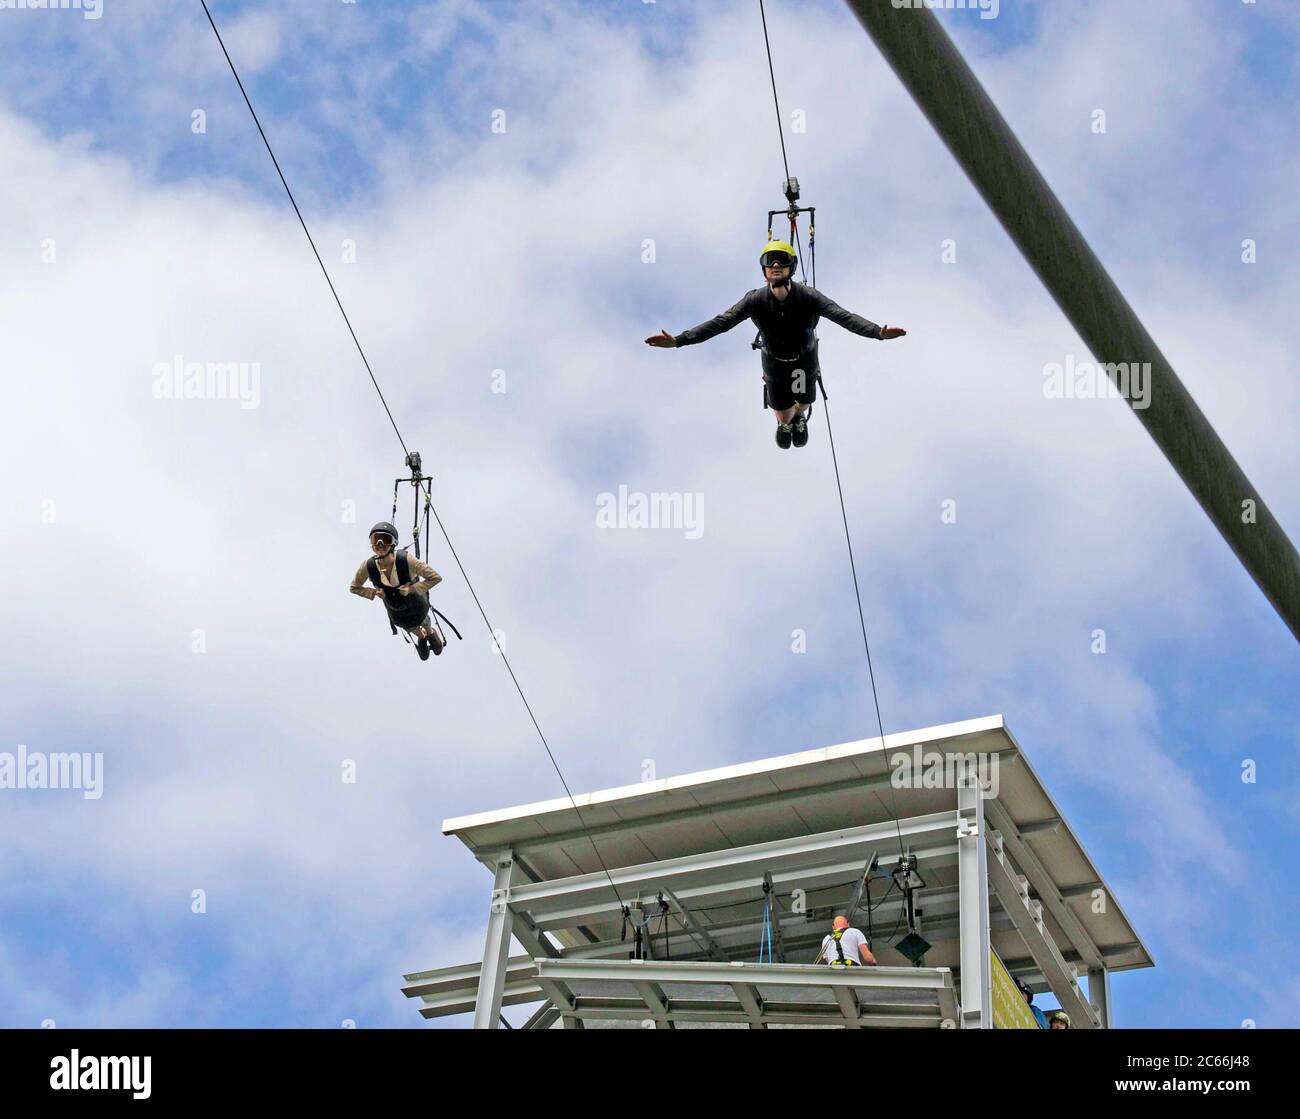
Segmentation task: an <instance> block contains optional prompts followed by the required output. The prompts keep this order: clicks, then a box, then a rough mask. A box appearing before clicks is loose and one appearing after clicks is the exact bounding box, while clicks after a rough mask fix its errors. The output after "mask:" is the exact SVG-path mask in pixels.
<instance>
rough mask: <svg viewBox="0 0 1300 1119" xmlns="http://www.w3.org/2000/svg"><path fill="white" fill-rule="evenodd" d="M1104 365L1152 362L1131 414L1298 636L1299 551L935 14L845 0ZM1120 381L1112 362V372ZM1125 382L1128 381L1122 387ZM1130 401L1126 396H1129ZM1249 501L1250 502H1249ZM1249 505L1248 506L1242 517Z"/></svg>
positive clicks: (886, 1) (871, 0)
mask: <svg viewBox="0 0 1300 1119" xmlns="http://www.w3.org/2000/svg"><path fill="white" fill-rule="evenodd" d="M847 3H848V5H849V7H850V9H852V11H853V13H854V15H856V16H857V18H858V20H859V22H860V23H861V24H862V26H863V27H864V28H866V31H867V34H868V35H870V36H871V38H872V40H873V41H874V42H875V44H876V46H877V47H878V48H879V50H880V53H881V54H883V55H884V57H885V60H886V61H887V62H888V63H889V65H890V66H891V67H892V68H893V70H894V73H895V74H896V75H897V76H898V78H899V80H900V81H901V82H902V83H903V85H904V87H905V88H906V89H907V91H908V93H910V94H911V95H912V99H913V100H914V101H915V102H916V104H917V107H918V108H920V110H921V112H922V113H924V114H925V117H926V119H927V120H928V121H929V122H930V124H931V126H932V127H933V128H934V130H935V131H936V132H937V133H938V134H939V137H940V138H941V139H942V140H943V142H944V143H945V144H946V145H947V147H948V150H949V151H950V152H951V153H952V155H953V157H954V158H955V159H956V160H957V162H958V163H959V164H960V165H961V168H962V170H963V171H965V172H966V174H967V176H968V177H969V178H970V181H971V183H972V184H973V185H974V186H975V189H976V190H977V191H979V193H980V196H981V197H982V198H983V199H984V201H985V203H987V205H988V207H989V209H991V210H992V211H993V213H994V214H995V215H996V217H997V219H998V221H1000V222H1001V223H1002V227H1003V229H1005V230H1006V231H1007V234H1008V235H1009V236H1010V238H1011V240H1012V241H1013V242H1014V243H1015V245H1016V247H1017V248H1018V249H1019V250H1020V252H1021V254H1022V255H1023V256H1024V258H1025V260H1026V261H1027V262H1028V264H1029V266H1030V267H1031V268H1033V270H1034V272H1035V273H1036V274H1037V276H1038V278H1039V280H1041V281H1042V283H1043V286H1044V287H1046V288H1047V290H1048V292H1049V293H1050V294H1051V296H1052V298H1053V299H1055V300H1056V304H1057V306H1058V307H1060V308H1061V310H1062V312H1064V314H1065V317H1066V318H1067V319H1068V320H1069V321H1070V325H1071V326H1073V327H1074V329H1075V330H1076V331H1077V332H1078V334H1079V337H1080V338H1082V339H1083V341H1084V343H1085V344H1086V345H1087V347H1088V349H1090V350H1091V351H1092V354H1093V356H1094V357H1095V358H1096V359H1097V361H1098V362H1099V363H1128V365H1129V367H1130V368H1131V367H1132V365H1133V364H1134V363H1137V364H1139V365H1146V364H1149V368H1150V371H1151V375H1150V397H1149V401H1148V403H1149V407H1145V408H1134V409H1133V412H1134V415H1136V416H1137V418H1138V419H1139V420H1140V421H1141V423H1142V426H1143V427H1145V428H1146V430H1147V434H1148V435H1150V436H1151V438H1152V439H1154V440H1155V443H1156V446H1158V447H1159V448H1160V450H1161V452H1162V453H1163V454H1164V456H1165V458H1166V459H1168V460H1169V463H1170V465H1171V466H1172V467H1173V468H1174V470H1176V471H1177V472H1178V476H1179V477H1180V478H1181V479H1182V480H1183V483H1184V485H1186V486H1187V488H1188V490H1189V491H1190V492H1191V494H1192V496H1193V497H1195V498H1196V500H1197V501H1198V502H1199V503H1200V506H1201V508H1202V509H1204V510H1205V513H1206V515H1207V516H1208V517H1209V518H1210V520H1211V521H1212V522H1213V523H1214V526H1215V527H1216V528H1217V529H1218V530H1219V532H1220V533H1221V534H1222V535H1223V538H1224V539H1225V540H1226V541H1227V542H1228V546H1229V547H1230V548H1231V549H1232V550H1233V552H1234V553H1235V554H1236V556H1237V559H1238V560H1240V561H1241V564H1242V566H1243V567H1245V569H1246V570H1247V571H1248V572H1249V573H1250V575H1251V577H1252V578H1253V579H1254V580H1255V582H1256V583H1257V584H1258V586H1259V588H1260V590H1262V591H1263V592H1264V595H1265V597H1267V599H1268V600H1269V602H1271V603H1272V604H1273V608H1274V609H1275V610H1276V611H1277V612H1278V614H1279V615H1281V617H1282V620H1283V621H1284V622H1286V624H1287V625H1288V626H1289V627H1290V629H1291V633H1292V634H1293V635H1294V636H1295V637H1296V638H1297V639H1300V554H1297V552H1296V549H1295V545H1293V544H1292V543H1291V541H1290V540H1289V539H1288V538H1287V535H1286V533H1285V532H1284V531H1283V530H1282V526H1281V525H1279V524H1278V522H1277V520H1276V519H1275V518H1274V516H1273V514H1272V513H1271V512H1270V511H1269V509H1268V507H1267V506H1266V505H1265V504H1264V499H1263V498H1262V497H1261V496H1260V495H1259V492H1258V491H1257V490H1256V489H1255V487H1254V486H1252V485H1251V484H1250V480H1249V479H1248V478H1247V477H1246V475H1245V474H1244V473H1243V471H1242V469H1241V467H1240V466H1238V465H1237V463H1236V460H1235V459H1233V457H1232V455H1231V453H1230V452H1229V451H1228V448H1227V447H1226V446H1224V443H1223V440H1221V439H1220V438H1219V435H1218V433H1217V432H1216V431H1215V430H1214V428H1213V427H1212V426H1211V424H1210V421H1209V420H1207V419H1206V418H1205V414H1204V413H1203V412H1202V411H1201V410H1200V408H1199V407H1198V406H1197V404H1196V401H1195V400H1193V399H1192V396H1191V394H1190V393H1189V392H1188V391H1187V389H1186V387H1185V386H1184V385H1183V383H1182V382H1181V381H1180V380H1179V379H1178V374H1177V373H1175V372H1174V370H1173V367H1172V366H1171V365H1170V364H1169V362H1168V361H1167V360H1166V359H1165V356H1164V354H1162V353H1161V352H1160V349H1159V347H1158V346H1157V345H1156V344H1155V341H1154V340H1153V339H1152V338H1151V336H1150V335H1149V334H1148V333H1147V331H1146V328H1145V327H1144V326H1143V325H1142V323H1141V322H1140V321H1139V320H1138V317H1137V315H1136V314H1134V312H1133V308H1132V307H1130V306H1129V305H1128V302H1127V301H1126V300H1125V298H1124V296H1123V294H1122V293H1121V292H1120V290H1119V288H1118V287H1116V285H1115V282H1114V280H1112V279H1111V278H1110V276H1109V275H1108V274H1107V272H1106V269H1105V268H1104V267H1102V264H1101V261H1100V260H1098V259H1097V256H1096V254H1095V253H1094V252H1093V251H1092V249H1091V248H1090V247H1089V245H1088V243H1087V242H1086V241H1085V240H1084V239H1083V235H1082V234H1081V233H1080V232H1079V230H1078V228H1077V227H1076V226H1075V224H1074V222H1073V221H1072V220H1071V219H1070V215H1069V214H1067V213H1066V211H1065V207H1063V206H1062V205H1061V203H1060V201H1059V200H1058V199H1057V197H1056V195H1055V194H1053V193H1052V188H1051V187H1049V186H1048V185H1047V181H1046V180H1045V179H1044V178H1043V176H1042V175H1041V174H1040V173H1039V171H1038V168H1037V167H1035V166H1034V163H1033V161H1032V160H1031V159H1030V158H1029V155H1028V153H1027V152H1026V151H1025V149H1024V148H1023V147H1022V146H1021V144H1020V141H1019V140H1018V139H1016V135H1015V133H1014V132H1012V131H1011V128H1010V127H1009V126H1008V125H1007V122H1006V121H1005V120H1004V119H1003V118H1002V114H1001V113H999V112H998V110H997V107H996V106H995V105H994V104H993V102H992V100H991V99H990V98H989V96H988V94H987V93H985V92H984V88H983V87H982V86H981V85H980V83H979V79H978V78H976V77H975V74H974V72H973V71H972V70H971V68H970V67H969V66H968V65H967V64H966V60H965V59H964V58H962V56H961V53H960V52H959V51H958V50H957V48H956V46H955V45H954V44H953V42H952V40H951V39H949V38H948V35H947V34H946V33H945V32H944V30H943V28H942V26H941V25H940V23H939V20H938V19H937V18H936V17H935V15H934V13H933V12H931V11H928V10H927V9H925V8H923V7H922V6H920V5H919V4H918V5H916V6H914V7H901V6H899V5H897V4H895V3H894V2H892V0H847ZM1107 372H1108V373H1109V374H1110V376H1111V377H1112V379H1113V380H1117V381H1118V378H1117V377H1116V374H1115V372H1114V367H1113V366H1111V367H1110V368H1108V369H1107ZM1119 387H1121V388H1123V386H1122V385H1121V386H1119ZM1129 403H1130V405H1131V404H1133V401H1132V400H1131V399H1130V400H1129ZM1248 502H1249V503H1251V504H1249V505H1248V504H1247V503H1248ZM1248 511H1249V512H1250V513H1251V514H1252V515H1250V516H1248V515H1247V513H1248Z"/></svg>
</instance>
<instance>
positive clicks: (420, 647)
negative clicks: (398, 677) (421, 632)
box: [415, 637, 429, 661]
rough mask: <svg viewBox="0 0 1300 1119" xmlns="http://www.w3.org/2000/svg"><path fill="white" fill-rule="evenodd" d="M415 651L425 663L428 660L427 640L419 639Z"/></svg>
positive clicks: (424, 638) (425, 638)
mask: <svg viewBox="0 0 1300 1119" xmlns="http://www.w3.org/2000/svg"><path fill="white" fill-rule="evenodd" d="M415 651H416V652H417V653H419V654H420V660H422V661H427V660H428V659H429V639H428V638H427V637H421V638H420V639H419V640H418V641H417V642H416V643H415Z"/></svg>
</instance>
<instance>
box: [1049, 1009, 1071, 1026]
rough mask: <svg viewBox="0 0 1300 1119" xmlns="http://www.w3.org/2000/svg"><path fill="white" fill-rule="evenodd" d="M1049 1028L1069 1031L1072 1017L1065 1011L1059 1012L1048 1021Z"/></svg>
mask: <svg viewBox="0 0 1300 1119" xmlns="http://www.w3.org/2000/svg"><path fill="white" fill-rule="evenodd" d="M1047 1024H1048V1028H1049V1029H1053V1030H1068V1029H1069V1028H1070V1016H1069V1015H1068V1014H1066V1012H1065V1011H1064V1010H1058V1011H1057V1012H1056V1013H1055V1014H1053V1015H1052V1016H1051V1018H1049V1019H1048V1022H1047Z"/></svg>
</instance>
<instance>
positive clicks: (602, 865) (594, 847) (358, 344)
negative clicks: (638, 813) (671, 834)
mask: <svg viewBox="0 0 1300 1119" xmlns="http://www.w3.org/2000/svg"><path fill="white" fill-rule="evenodd" d="M199 3H200V4H202V5H203V14H204V15H206V16H207V17H208V23H209V24H211V26H212V33H213V34H214V35H215V36H216V37H217V43H218V45H219V46H220V47H221V53H222V54H223V55H225V58H226V64H227V65H228V66H229V67H230V72H231V74H233V75H234V78H235V84H236V85H238V86H239V92H240V93H241V94H243V97H244V104H245V105H247V106H248V112H249V114H250V115H251V116H252V118H253V123H254V124H255V125H256V126H257V132H258V135H259V136H261V137H262V143H263V144H264V145H265V146H266V152H267V155H269V156H270V157H271V162H272V163H273V164H274V165H275V172H276V174H277V175H279V176H280V183H281V184H282V185H283V186H284V192H285V194H287V195H288V196H289V202H290V204H291V205H292V206H293V212H294V213H295V214H297V215H298V224H299V225H301V226H302V231H303V233H305V234H306V235H307V243H308V244H309V245H310V246H311V251H312V254H313V255H314V256H315V257H316V263H317V264H319V265H320V270H321V274H322V275H324V277H325V282H326V283H327V284H328V285H329V289H330V294H331V295H333V296H334V302H335V303H336V304H338V308H339V313H340V314H341V315H342V316H343V322H344V323H345V324H346V325H347V328H348V333H349V334H350V335H351V336H352V341H353V344H354V345H355V346H356V348H357V353H358V354H360V355H361V361H362V363H363V364H364V365H365V367H366V372H367V373H368V374H370V382H371V384H373V385H374V386H375V392H377V393H378V394H379V400H380V403H382V404H383V406H384V412H385V413H386V414H387V416H388V422H389V423H390V424H392V425H393V433H394V434H395V435H396V436H397V441H398V442H399V443H400V444H401V445H402V453H403V454H405V455H407V456H408V457H409V455H410V452H409V451H408V450H407V448H406V440H405V439H403V438H402V433H401V431H400V430H399V429H398V426H397V421H396V420H395V419H394V418H393V413H392V410H391V409H390V408H389V407H388V401H387V400H385V399H384V392H383V389H381V388H380V387H379V381H378V379H377V378H376V377H375V373H374V370H373V369H371V368H370V361H369V359H368V358H367V357H366V352H365V350H363V349H362V348H361V341H360V339H358V338H357V332H356V331H355V330H353V329H352V320H351V319H349V318H348V313H347V311H346V310H345V309H344V307H343V300H342V299H340V298H339V293H338V291H337V290H336V289H335V287H334V281H333V280H331V279H330V274H329V269H327V268H326V267H325V262H324V260H322V259H321V255H320V252H319V251H318V250H317V248H316V241H315V239H314V238H313V237H312V235H311V230H310V229H308V228H307V222H306V221H305V220H304V218H303V216H302V211H301V210H300V209H299V208H298V203H297V200H296V199H295V198H294V196H293V191H292V190H290V189H289V181H288V180H287V179H286V178H285V177H284V172H283V171H282V170H281V169H280V161H279V160H278V159H276V157H275V151H274V150H273V149H272V147H271V141H270V140H268V139H267V136H266V130H265V129H263V128H262V122H261V121H260V120H259V119H258V117H257V110H256V109H254V108H253V102H252V101H251V100H250V99H249V96H248V91H247V90H246V89H244V83H243V81H241V80H240V77H239V71H238V70H236V69H235V63H234V60H233V59H232V58H231V57H230V52H229V51H228V50H226V44H225V41H224V40H223V39H222V38H221V32H220V31H219V30H218V29H217V23H216V20H214V19H213V18H212V13H211V12H210V11H209V10H208V3H207V0H199ZM428 509H430V510H431V511H432V512H433V517H434V520H435V521H437V522H438V528H439V530H440V531H441V532H442V537H443V539H444V540H446V542H447V548H448V550H449V551H450V552H451V555H452V558H453V559H454V560H455V561H456V567H457V569H458V570H459V571H460V574H461V578H462V579H464V580H465V586H467V587H468V588H469V593H470V594H471V595H472V596H473V598H474V605H475V606H477V607H478V612H479V615H480V616H481V617H482V618H483V623H484V624H485V625H486V626H487V628H488V632H489V633H490V634H492V646H493V648H494V649H495V650H496V652H497V653H498V654H499V655H500V657H501V661H502V663H503V664H504V665H505V666H506V671H507V672H508V673H510V680H511V682H512V683H513V684H514V686H515V691H517V692H518V693H519V698H520V699H521V700H523V704H524V708H525V710H527V712H528V717H529V719H531V720H532V724H533V728H534V729H535V730H536V731H537V737H538V738H540V739H541V740H542V746H543V747H544V748H545V749H546V756H547V757H548V758H550V760H551V767H552V768H553V769H554V770H555V775H556V776H557V777H559V779H560V784H561V785H563V786H564V791H565V793H566V794H567V795H568V798H569V803H570V804H571V805H573V810H574V812H576V813H577V816H578V822H579V824H580V825H581V826H582V830H583V831H584V832H585V833H586V835H587V839H588V841H589V842H590V843H591V849H592V850H593V851H594V852H595V854H596V859H597V861H599V863H600V868H601V870H602V871H604V873H605V877H606V878H607V879H608V880H609V885H610V889H612V890H613V891H614V896H615V897H616V898H617V899H618V904H619V908H620V909H623V908H625V906H624V902H623V897H622V895H621V894H620V893H619V891H618V887H617V886H616V885H615V884H614V877H613V875H612V874H610V872H609V867H608V866H606V865H605V859H604V857H603V856H602V855H601V853H600V848H599V847H598V846H597V844H596V840H595V837H594V836H593V835H592V834H591V831H590V829H589V828H588V827H587V822H586V820H585V819H583V816H582V809H580V808H579V807H578V801H577V799H576V798H575V797H574V795H573V792H572V790H571V789H570V788H569V783H568V781H566V780H565V778H564V773H563V772H562V771H561V769H560V764H559V762H557V761H556V760H555V754H554V753H553V752H552V750H551V744H550V743H549V742H547V740H546V735H545V734H543V733H542V728H541V724H539V723H538V721H537V716H536V715H534V714H533V708H532V705H531V704H530V703H529V702H528V697H527V696H526V695H524V689H523V688H522V687H521V686H520V684H519V678H518V677H517V676H516V675H515V670H514V669H513V668H512V667H511V665H510V661H509V660H508V659H507V657H506V652H505V649H504V648H502V646H501V644H500V642H499V641H498V640H497V637H496V633H497V631H496V630H495V629H494V628H493V626H492V623H491V621H489V620H488V616H487V611H486V610H484V609H483V604H482V602H480V601H479V597H478V593H477V592H476V591H475V590H474V584H473V583H471V582H470V579H469V575H468V574H466V572H465V567H464V565H463V564H462V563H461V562H460V556H458V555H457V554H456V549H455V548H454V547H453V546H452V543H451V537H450V536H449V535H448V534H447V529H446V527H445V526H444V525H443V523H442V518H441V517H440V516H438V510H437V509H436V508H435V507H434V505H433V502H432V500H430V501H429V502H428ZM426 519H427V514H426ZM426 550H427V549H426Z"/></svg>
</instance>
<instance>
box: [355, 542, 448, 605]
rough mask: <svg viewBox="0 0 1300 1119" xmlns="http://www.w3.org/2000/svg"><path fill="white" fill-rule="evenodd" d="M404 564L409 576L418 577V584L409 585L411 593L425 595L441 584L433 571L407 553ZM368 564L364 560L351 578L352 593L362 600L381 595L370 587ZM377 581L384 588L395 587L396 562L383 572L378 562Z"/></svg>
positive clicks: (440, 577)
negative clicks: (408, 569) (408, 568)
mask: <svg viewBox="0 0 1300 1119" xmlns="http://www.w3.org/2000/svg"><path fill="white" fill-rule="evenodd" d="M390 557H391V553H390ZM406 562H407V563H408V564H409V565H410V568H411V575H412V576H413V577H414V576H417V575H418V576H419V582H417V583H412V584H410V585H411V588H412V593H413V592H414V591H419V592H421V593H422V594H426V595H427V594H428V593H429V591H430V590H432V589H433V588H434V587H436V586H437V585H438V584H439V583H441V582H442V576H441V575H439V574H438V573H437V572H436V571H434V569H433V568H432V567H430V566H429V565H428V564H427V563H425V562H424V561H423V560H419V559H416V558H415V557H414V556H413V555H411V554H410V553H409V552H408V553H407V555H406ZM369 563H370V560H369V559H366V560H365V562H363V563H362V564H361V566H360V567H358V568H357V573H356V574H355V575H354V576H353V577H352V587H351V590H352V593H353V594H357V595H360V596H361V597H362V598H374V597H375V596H376V595H378V594H380V593H382V592H381V591H380V590H379V589H378V588H377V587H372V586H371V585H370V571H369V570H368V565H369ZM379 579H380V581H381V582H382V583H383V584H384V585H385V586H389V587H395V586H397V561H396V560H395V559H394V560H393V564H392V566H391V567H389V568H388V570H386V571H385V570H384V565H383V561H382V560H381V561H380V564H379Z"/></svg>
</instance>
